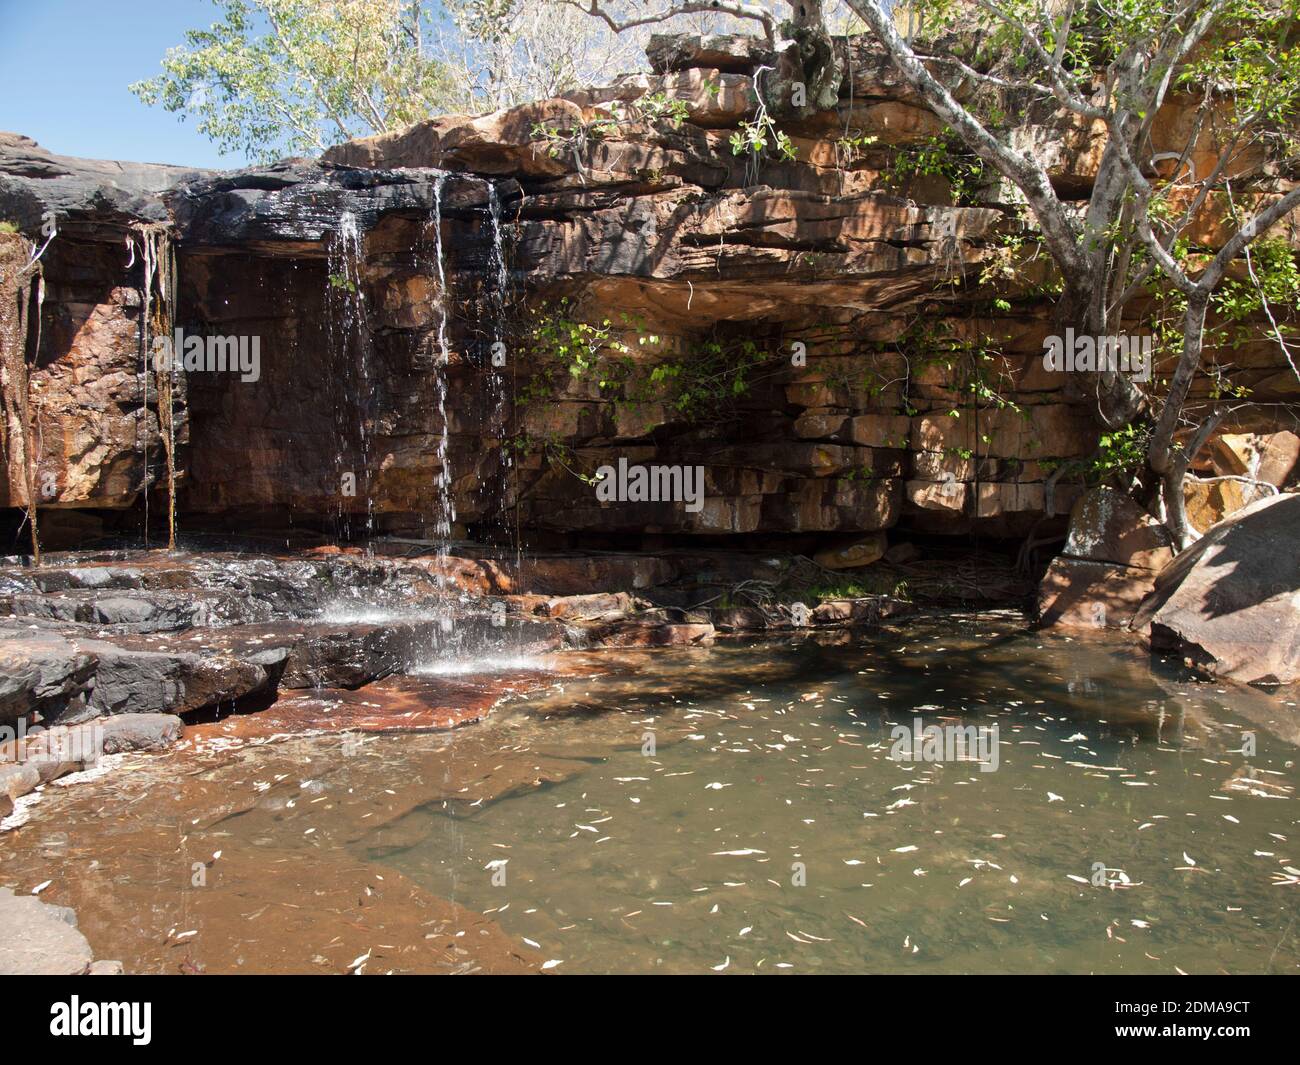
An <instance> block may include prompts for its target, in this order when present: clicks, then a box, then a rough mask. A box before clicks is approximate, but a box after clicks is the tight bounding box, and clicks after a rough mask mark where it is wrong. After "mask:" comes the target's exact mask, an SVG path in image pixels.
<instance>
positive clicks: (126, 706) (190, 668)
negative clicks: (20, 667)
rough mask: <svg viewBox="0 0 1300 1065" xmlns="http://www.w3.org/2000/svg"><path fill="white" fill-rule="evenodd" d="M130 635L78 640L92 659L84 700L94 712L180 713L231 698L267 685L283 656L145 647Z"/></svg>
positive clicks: (234, 698)
mask: <svg viewBox="0 0 1300 1065" xmlns="http://www.w3.org/2000/svg"><path fill="white" fill-rule="evenodd" d="M130 639H131V638H129V637H123V638H122V639H121V640H120V641H110V640H108V639H104V640H83V641H79V646H80V647H81V648H82V649H83V650H85V651H87V652H88V653H90V654H92V655H94V657H95V659H96V660H97V665H96V668H95V686H94V690H93V691H92V692H91V695H90V700H89V702H90V706H91V707H93V708H94V709H96V710H98V711H99V712H100V713H104V714H138V713H154V712H157V711H169V712H171V713H176V714H181V713H185V712H187V711H190V710H198V709H200V708H202V707H205V706H211V705H212V704H214V703H221V702H233V701H234V700H236V699H241V698H243V697H244V696H247V695H251V694H253V693H254V692H261V691H265V690H266V689H267V688H268V687H271V686H273V682H274V678H275V676H276V675H277V673H278V666H279V663H280V662H282V661H283V658H284V655H283V653H280V654H279V657H278V661H275V660H273V659H274V658H275V657H276V656H275V655H268V656H264V657H260V659H259V658H254V657H252V656H250V657H249V658H247V659H241V658H236V657H233V656H230V655H225V654H221V653H204V652H202V651H198V650H195V651H180V650H177V649H168V650H150V649H148V648H147V647H145V646H140V645H137V644H132V643H130V642H128V641H129V640H130ZM136 639H137V640H138V639H141V638H138V637H137V638H136ZM196 642H199V643H202V642H203V641H201V640H199V641H196Z"/></svg>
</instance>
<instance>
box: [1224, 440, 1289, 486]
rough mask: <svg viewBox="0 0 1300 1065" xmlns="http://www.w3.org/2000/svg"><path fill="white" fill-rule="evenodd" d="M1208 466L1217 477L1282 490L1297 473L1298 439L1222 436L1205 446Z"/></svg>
mask: <svg viewBox="0 0 1300 1065" xmlns="http://www.w3.org/2000/svg"><path fill="white" fill-rule="evenodd" d="M1209 454H1210V462H1211V465H1212V466H1213V468H1214V471H1215V472H1216V473H1218V474H1221V475H1226V474H1238V475H1241V476H1245V477H1253V478H1255V479H1256V480H1260V481H1264V482H1266V483H1268V484H1271V485H1274V486H1275V487H1277V488H1282V487H1285V486H1286V485H1288V484H1290V483H1291V481H1292V480H1293V479H1294V476H1295V474H1296V473H1297V471H1300V436H1297V435H1296V434H1295V433H1292V432H1289V431H1285V430H1284V431H1282V432H1277V433H1224V434H1223V435H1222V436H1218V437H1215V438H1214V440H1212V441H1211V442H1210V446H1209Z"/></svg>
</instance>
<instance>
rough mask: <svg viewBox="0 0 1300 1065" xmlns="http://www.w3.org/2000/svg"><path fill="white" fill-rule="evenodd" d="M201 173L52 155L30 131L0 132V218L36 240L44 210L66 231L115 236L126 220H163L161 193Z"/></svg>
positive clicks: (125, 224)
mask: <svg viewBox="0 0 1300 1065" xmlns="http://www.w3.org/2000/svg"><path fill="white" fill-rule="evenodd" d="M205 173H207V172H206V171H203V170H195V169H192V168H189V167H181V166H165V165H161V164H155V163H121V162H115V161H109V160H102V159H77V158H73V157H70V156H65V155H55V154H53V153H52V152H48V151H46V150H45V149H44V148H42V147H41V146H40V145H39V144H37V143H36V142H35V141H34V140H32V139H31V138H30V137H24V136H22V135H20V134H17V133H4V132H0V218H4V219H7V220H9V221H12V222H15V223H17V225H18V228H19V229H21V230H22V231H23V232H24V233H26V234H28V236H30V237H32V238H39V239H40V240H41V241H42V242H43V241H44V235H43V234H42V232H41V228H42V225H43V224H44V221H45V219H46V217H47V216H52V217H53V219H54V221H55V224H56V225H57V226H58V229H59V232H61V233H63V234H65V235H68V236H78V237H83V238H84V237H87V236H89V237H91V238H92V239H104V238H105V237H107V236H108V235H109V234H112V235H113V236H114V239H120V235H121V234H122V233H124V232H125V230H126V228H127V227H128V226H130V225H131V224H132V223H136V222H165V221H166V220H167V218H168V213H167V209H166V207H165V205H164V203H163V198H162V194H163V193H164V192H165V191H166V190H168V189H170V188H171V187H172V186H174V185H177V184H179V183H180V182H183V181H192V180H195V179H197V178H200V177H202V176H203V175H204V174H205Z"/></svg>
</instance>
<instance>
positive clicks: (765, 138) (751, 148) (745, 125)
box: [731, 109, 797, 162]
mask: <svg viewBox="0 0 1300 1065" xmlns="http://www.w3.org/2000/svg"><path fill="white" fill-rule="evenodd" d="M731 154H732V155H749V156H750V157H751V158H752V159H754V160H755V161H756V162H757V161H758V160H759V159H761V158H763V156H764V155H767V154H773V155H775V156H776V158H778V159H783V160H785V161H786V162H793V161H794V159H795V158H796V155H797V153H796V152H795V148H794V143H793V142H792V141H791V140H790V137H789V135H788V134H787V133H786V132H785V131H784V130H780V129H777V128H776V122H775V121H774V120H773V119H772V116H771V115H769V114H768V113H767V110H766V109H760V110H759V113H758V114H757V115H756V116H755V118H754V121H753V122H742V123H741V124H740V128H739V129H737V130H735V131H734V132H733V133H732V134H731Z"/></svg>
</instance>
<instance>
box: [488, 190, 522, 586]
mask: <svg viewBox="0 0 1300 1065" xmlns="http://www.w3.org/2000/svg"><path fill="white" fill-rule="evenodd" d="M488 219H489V222H490V224H491V228H492V256H491V258H490V259H489V261H488V270H489V273H490V275H491V280H492V282H493V290H492V349H491V351H492V357H490V358H489V360H488V365H487V374H488V378H487V396H488V411H489V426H490V427H491V430H492V432H493V434H494V435H495V437H496V441H497V482H498V485H499V488H498V493H497V494H498V501H497V509H498V513H499V514H500V522H501V529H502V531H503V532H504V533H505V534H506V536H507V538H508V540H509V542H510V543H511V544H513V546H514V554H515V573H516V578H517V576H518V574H519V570H520V566H521V564H522V554H521V549H520V539H519V524H518V510H517V509H514V508H512V507H510V506H508V503H510V502H512V501H513V500H514V498H515V494H516V488H517V486H515V485H512V484H511V483H510V482H511V478H512V476H513V474H514V472H515V470H514V459H513V457H512V456H511V453H510V449H509V448H508V447H507V446H506V433H507V431H508V430H509V414H510V405H509V400H510V394H509V389H508V388H507V375H506V371H505V369H504V367H500V366H498V365H497V363H496V361H495V354H496V352H498V351H503V352H504V351H505V348H504V344H505V335H506V313H507V311H508V303H509V295H510V274H509V270H508V268H507V266H506V253H505V237H504V232H505V231H504V227H503V225H502V219H501V197H500V194H499V193H498V192H497V187H496V185H494V184H492V183H491V182H488ZM499 345H500V346H499ZM506 365H508V366H510V367H514V366H515V363H514V362H513V360H511V359H510V357H509V353H508V352H507V353H506ZM512 512H513V514H514V519H515V520H513V521H512V520H511V518H510V514H511V513H512Z"/></svg>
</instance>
